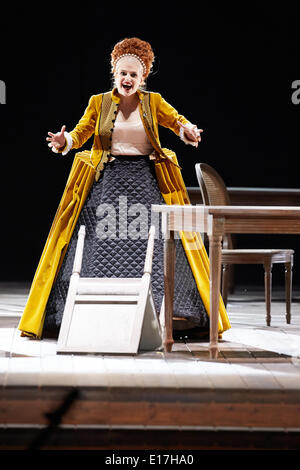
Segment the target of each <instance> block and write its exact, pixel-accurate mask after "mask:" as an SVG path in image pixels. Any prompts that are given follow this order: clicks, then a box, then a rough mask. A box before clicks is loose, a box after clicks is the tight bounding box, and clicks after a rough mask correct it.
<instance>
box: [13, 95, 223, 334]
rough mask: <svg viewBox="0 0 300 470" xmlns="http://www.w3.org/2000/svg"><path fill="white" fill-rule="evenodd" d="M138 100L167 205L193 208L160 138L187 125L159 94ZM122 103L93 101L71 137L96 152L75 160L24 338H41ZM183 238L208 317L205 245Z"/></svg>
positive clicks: (108, 98)
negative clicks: (163, 131) (50, 300)
mask: <svg viewBox="0 0 300 470" xmlns="http://www.w3.org/2000/svg"><path fill="white" fill-rule="evenodd" d="M138 96H139V101H140V103H139V108H140V115H141V118H142V122H143V124H144V127H145V131H146V133H147V135H148V137H149V139H150V141H151V143H152V145H153V147H154V149H155V150H156V154H157V159H156V161H155V171H156V176H157V181H158V184H159V187H160V191H161V194H162V196H163V198H164V200H165V202H166V204H181V205H185V204H190V200H189V196H188V193H187V190H186V187H185V184H184V181H183V179H182V175H181V171H180V167H179V166H178V161H177V158H176V155H175V153H174V152H172V151H170V150H168V149H165V148H164V149H163V148H161V145H160V141H159V135H158V125H162V126H164V127H167V128H169V129H171V130H172V131H173V132H175V133H176V134H177V135H178V134H179V125H178V123H177V121H180V122H182V123H183V124H186V123H187V122H188V120H187V119H186V118H185V117H184V116H182V115H180V114H178V112H177V111H176V110H175V109H174V108H173V107H172V106H171V105H170V104H168V103H167V102H166V101H165V100H164V99H163V98H162V96H161V95H160V94H159V93H153V92H141V91H138ZM119 101H120V99H119V97H118V95H117V93H116V90H115V89H114V90H112V91H111V92H107V93H103V94H99V95H93V96H92V97H91V98H90V100H89V103H88V106H87V108H86V110H85V113H84V115H83V116H82V118H81V119H80V121H79V122H78V124H77V125H76V127H75V128H74V129H73V130H72V132H71V133H70V135H71V137H72V140H73V146H72V148H75V149H78V148H80V147H82V145H83V144H84V143H85V142H86V141H87V140H88V139H89V138H90V137H91V136H92V135H93V134H94V141H93V146H92V149H91V151H83V152H79V153H77V154H76V155H75V158H74V162H73V165H72V168H71V171H70V175H69V178H68V181H67V184H66V187H65V190H64V193H63V195H62V198H61V201H60V204H59V207H58V209H57V212H56V215H55V218H54V221H53V223H52V227H51V230H50V233H49V235H48V238H47V241H46V244H45V247H44V250H43V252H42V255H41V258H40V261H39V264H38V267H37V270H36V273H35V276H34V279H33V282H32V285H31V289H30V292H29V297H28V300H27V303H26V306H25V309H24V312H23V315H22V318H21V320H20V324H19V329H20V330H21V331H22V335H25V336H31V337H35V338H40V337H41V336H42V331H43V325H44V319H45V307H46V304H47V301H48V298H49V295H50V292H51V289H52V286H53V283H54V281H55V278H56V276H57V274H58V271H59V269H60V266H61V263H62V260H63V257H64V255H65V252H66V249H67V247H68V243H69V241H70V239H71V236H72V233H73V230H74V228H75V225H76V222H77V220H78V217H79V214H80V212H81V209H82V206H83V204H84V202H85V200H86V197H87V195H88V193H89V191H90V189H91V186H92V184H93V182H94V180H95V178H96V179H98V178H99V177H100V175H101V171H103V169H104V165H105V163H106V162H107V161H108V159H109V157H110V145H111V134H112V130H113V126H114V121H115V117H116V113H117V109H118V105H119ZM180 236H181V240H182V243H183V247H184V249H185V252H186V255H187V258H188V260H189V263H190V266H191V269H192V272H193V274H194V278H195V281H196V284H197V287H198V290H199V293H200V295H201V298H202V300H203V303H204V305H205V308H206V310H207V312H208V313H209V259H208V256H207V253H206V250H205V247H204V244H203V242H202V239H201V237H200V235H199V234H198V233H187V232H182V233H181V234H180ZM191 241H193V248H194V247H195V246H197V247H198V249H196V250H195V249H192V250H191V249H189V246H191V245H190V243H191ZM219 313H220V314H219V332H220V333H222V332H223V331H225V330H227V329H228V328H230V323H229V319H228V316H227V313H226V310H225V307H224V304H223V301H222V298H221V297H220V311H219Z"/></svg>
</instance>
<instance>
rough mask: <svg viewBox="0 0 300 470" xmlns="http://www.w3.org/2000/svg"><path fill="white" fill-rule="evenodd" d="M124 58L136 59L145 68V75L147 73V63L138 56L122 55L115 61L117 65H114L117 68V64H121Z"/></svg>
mask: <svg viewBox="0 0 300 470" xmlns="http://www.w3.org/2000/svg"><path fill="white" fill-rule="evenodd" d="M123 57H134V58H135V59H137V60H138V61H139V62H140V64H141V66H142V67H143V73H144V74H145V73H146V72H147V67H146V65H145V62H144V61H143V60H142V59H141V58H140V57H139V56H138V55H137V54H129V53H128V54H122V55H120V56H119V57H118V58H117V59H116V60H115V63H114V66H115V67H116V66H117V63H118V62H119V60H120V59H123Z"/></svg>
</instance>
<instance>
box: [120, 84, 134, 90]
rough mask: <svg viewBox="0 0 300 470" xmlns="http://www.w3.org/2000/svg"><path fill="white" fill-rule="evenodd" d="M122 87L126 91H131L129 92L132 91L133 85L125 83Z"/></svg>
mask: <svg viewBox="0 0 300 470" xmlns="http://www.w3.org/2000/svg"><path fill="white" fill-rule="evenodd" d="M122 87H123V88H124V89H125V90H126V91H129V90H131V88H132V85H130V84H129V83H123V84H122Z"/></svg>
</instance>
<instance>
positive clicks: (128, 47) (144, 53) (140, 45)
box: [111, 38, 154, 80]
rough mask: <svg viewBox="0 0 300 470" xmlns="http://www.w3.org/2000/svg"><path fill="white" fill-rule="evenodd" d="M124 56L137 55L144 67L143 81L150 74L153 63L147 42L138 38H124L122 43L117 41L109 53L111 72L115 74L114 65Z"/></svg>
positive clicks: (152, 56)
mask: <svg viewBox="0 0 300 470" xmlns="http://www.w3.org/2000/svg"><path fill="white" fill-rule="evenodd" d="M124 54H133V55H137V56H138V57H139V58H140V59H141V61H142V62H143V63H144V65H145V71H144V74H143V78H144V80H145V79H146V78H147V77H148V75H149V73H150V72H151V68H152V64H153V61H154V53H153V50H152V47H151V45H150V44H149V42H147V41H142V40H141V39H139V38H125V39H123V40H122V41H119V42H118V43H117V44H116V45H115V47H114V48H113V50H112V53H111V66H112V72H115V67H116V63H117V61H118V59H119V57H121V56H122V55H124Z"/></svg>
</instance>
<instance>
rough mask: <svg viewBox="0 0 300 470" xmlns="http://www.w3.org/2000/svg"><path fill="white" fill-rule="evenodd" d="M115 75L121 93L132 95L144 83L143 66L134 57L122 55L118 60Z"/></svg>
mask: <svg viewBox="0 0 300 470" xmlns="http://www.w3.org/2000/svg"><path fill="white" fill-rule="evenodd" d="M114 77H115V85H116V87H117V89H118V92H119V94H120V95H123V96H132V95H134V93H136V91H137V90H138V88H139V87H140V86H141V84H142V83H143V67H142V65H141V64H140V62H139V60H138V59H136V58H134V57H122V59H120V60H119V61H118V62H117V66H116V71H115V73H114Z"/></svg>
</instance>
